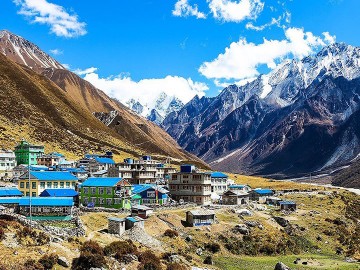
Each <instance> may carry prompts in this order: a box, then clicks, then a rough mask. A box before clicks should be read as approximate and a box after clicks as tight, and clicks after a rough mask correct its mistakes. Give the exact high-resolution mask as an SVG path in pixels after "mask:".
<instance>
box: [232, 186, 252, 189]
mask: <svg viewBox="0 0 360 270" xmlns="http://www.w3.org/2000/svg"><path fill="white" fill-rule="evenodd" d="M246 186H248V185H230V186H229V188H233V189H237V188H238V189H241V188H244V187H246Z"/></svg>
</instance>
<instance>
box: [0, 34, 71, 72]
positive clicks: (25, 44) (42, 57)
mask: <svg viewBox="0 0 360 270" xmlns="http://www.w3.org/2000/svg"><path fill="white" fill-rule="evenodd" d="M0 52H1V53H2V54H3V55H5V56H7V57H8V58H10V59H11V60H13V61H15V62H16V63H18V64H21V65H25V66H27V67H29V68H31V69H33V70H34V71H36V72H41V71H42V70H44V69H46V68H55V69H65V68H64V67H63V66H62V65H61V64H60V63H59V62H57V61H56V60H55V59H53V58H52V57H51V56H50V55H48V54H47V53H45V52H44V51H42V50H41V49H40V48H39V47H38V46H37V45H35V44H34V43H32V42H30V41H28V40H26V39H24V38H23V37H21V36H18V35H16V34H13V33H11V32H10V31H8V30H1V31H0Z"/></svg>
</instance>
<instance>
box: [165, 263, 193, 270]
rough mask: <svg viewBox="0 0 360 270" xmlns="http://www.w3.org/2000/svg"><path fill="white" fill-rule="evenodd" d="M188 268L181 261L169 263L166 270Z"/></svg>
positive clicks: (185, 269)
mask: <svg viewBox="0 0 360 270" xmlns="http://www.w3.org/2000/svg"><path fill="white" fill-rule="evenodd" d="M187 269H188V268H187V267H186V266H185V265H183V264H180V263H170V264H168V265H167V267H166V270H187Z"/></svg>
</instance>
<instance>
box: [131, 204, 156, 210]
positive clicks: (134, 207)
mask: <svg viewBox="0 0 360 270" xmlns="http://www.w3.org/2000/svg"><path fill="white" fill-rule="evenodd" d="M131 209H139V210H152V208H151V207H148V206H146V205H134V206H132V207H131Z"/></svg>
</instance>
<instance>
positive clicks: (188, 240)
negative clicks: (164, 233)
mask: <svg viewBox="0 0 360 270" xmlns="http://www.w3.org/2000/svg"><path fill="white" fill-rule="evenodd" d="M192 239H193V237H192V236H191V235H188V236H186V238H185V241H187V242H191V241H192Z"/></svg>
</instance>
